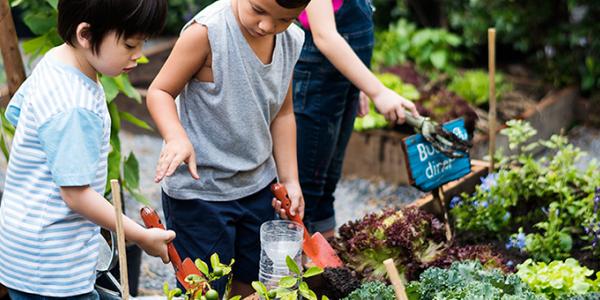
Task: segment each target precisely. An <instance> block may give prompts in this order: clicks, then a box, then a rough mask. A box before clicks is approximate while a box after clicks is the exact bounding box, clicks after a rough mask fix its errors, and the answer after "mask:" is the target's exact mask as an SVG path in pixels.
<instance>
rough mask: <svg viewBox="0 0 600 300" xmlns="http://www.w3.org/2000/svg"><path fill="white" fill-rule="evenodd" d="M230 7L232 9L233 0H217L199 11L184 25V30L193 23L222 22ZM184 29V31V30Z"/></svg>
mask: <svg viewBox="0 0 600 300" xmlns="http://www.w3.org/2000/svg"><path fill="white" fill-rule="evenodd" d="M228 9H231V2H230V1H229V0H219V1H215V2H214V3H212V4H211V5H209V6H207V7H205V8H204V9H202V10H201V11H200V12H198V13H197V14H196V15H195V16H194V17H193V18H192V19H191V20H190V21H189V22H188V23H187V24H186V25H185V26H184V27H183V30H185V29H186V28H188V27H189V26H190V25H191V24H193V23H199V24H204V25H207V24H209V23H222V22H224V19H223V18H224V17H225V13H226V12H227V10H228ZM183 30H182V31H183Z"/></svg>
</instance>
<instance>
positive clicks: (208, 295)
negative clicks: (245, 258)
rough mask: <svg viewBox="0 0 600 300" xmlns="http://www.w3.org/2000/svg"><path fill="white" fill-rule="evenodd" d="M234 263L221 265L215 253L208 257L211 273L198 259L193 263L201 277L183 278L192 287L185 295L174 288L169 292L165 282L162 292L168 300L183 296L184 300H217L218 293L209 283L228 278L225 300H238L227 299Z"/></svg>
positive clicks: (190, 276) (239, 297)
mask: <svg viewBox="0 0 600 300" xmlns="http://www.w3.org/2000/svg"><path fill="white" fill-rule="evenodd" d="M234 262H235V260H234V259H233V258H232V259H231V262H229V264H223V263H221V261H220V259H219V255H218V254H217V253H213V254H212V255H211V256H210V264H211V268H212V271H211V270H210V269H209V267H208V264H207V263H206V262H204V261H203V260H201V259H199V258H198V259H196V260H195V261H194V263H195V264H196V267H197V268H198V270H200V272H201V273H202V276H200V275H195V274H193V275H188V276H187V277H186V278H185V281H186V282H187V283H189V284H190V286H191V287H192V288H191V289H190V290H187V291H186V292H185V294H184V293H183V292H182V291H181V289H179V288H174V289H172V290H171V289H169V284H168V283H167V282H165V283H164V285H163V292H164V294H165V295H166V296H167V299H169V300H171V299H172V298H173V297H179V296H183V297H184V299H186V300H188V299H189V300H191V299H199V300H217V299H219V293H218V292H217V291H215V290H213V289H212V288H211V286H210V283H211V282H213V281H216V280H219V279H221V278H223V277H228V278H229V279H228V280H229V281H228V284H227V287H226V289H225V299H229V300H239V299H241V296H234V297H231V298H229V297H228V294H229V291H230V287H231V279H232V276H231V275H232V274H231V268H232V266H233V264H234Z"/></svg>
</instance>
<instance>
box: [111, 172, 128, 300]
mask: <svg viewBox="0 0 600 300" xmlns="http://www.w3.org/2000/svg"><path fill="white" fill-rule="evenodd" d="M110 187H111V189H112V199H113V206H114V207H115V219H116V220H117V222H116V223H117V226H116V230H115V231H116V233H117V247H118V248H117V249H118V251H119V270H120V274H121V299H123V300H128V299H129V280H128V278H127V277H128V276H127V256H126V255H125V230H124V228H123V207H122V205H123V204H122V202H121V187H120V186H119V181H118V180H116V179H111V180H110Z"/></svg>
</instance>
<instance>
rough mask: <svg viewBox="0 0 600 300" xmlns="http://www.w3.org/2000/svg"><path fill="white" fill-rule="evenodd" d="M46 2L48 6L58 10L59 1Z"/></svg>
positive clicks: (48, 0) (50, 0) (49, 0)
mask: <svg viewBox="0 0 600 300" xmlns="http://www.w3.org/2000/svg"><path fill="white" fill-rule="evenodd" d="M46 2H48V4H50V6H52V8H54V10H57V9H58V0H46Z"/></svg>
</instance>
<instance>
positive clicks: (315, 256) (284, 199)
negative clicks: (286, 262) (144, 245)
mask: <svg viewBox="0 0 600 300" xmlns="http://www.w3.org/2000/svg"><path fill="white" fill-rule="evenodd" d="M271 191H272V192H273V194H274V195H275V198H277V200H279V201H281V208H283V209H284V210H285V213H286V215H287V216H288V218H290V220H292V221H294V222H297V223H300V224H301V225H302V228H304V242H303V244H302V248H303V250H304V253H305V254H306V256H308V257H309V258H310V259H311V260H312V261H313V263H314V264H315V265H317V267H319V268H340V267H342V266H343V265H344V264H343V263H342V260H341V259H340V258H339V257H338V256H337V254H336V253H335V250H333V248H332V247H331V245H329V243H328V242H327V240H326V239H325V237H323V235H321V233H320V232H317V233H315V234H313V235H312V237H311V236H310V234H309V233H308V230H306V226H304V222H302V219H301V218H300V216H299V215H297V214H296V215H294V216H292V215H291V213H290V207H291V206H292V201H291V200H290V197H289V196H288V193H287V190H286V189H285V187H284V186H283V185H282V184H280V183H274V184H272V185H271Z"/></svg>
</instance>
